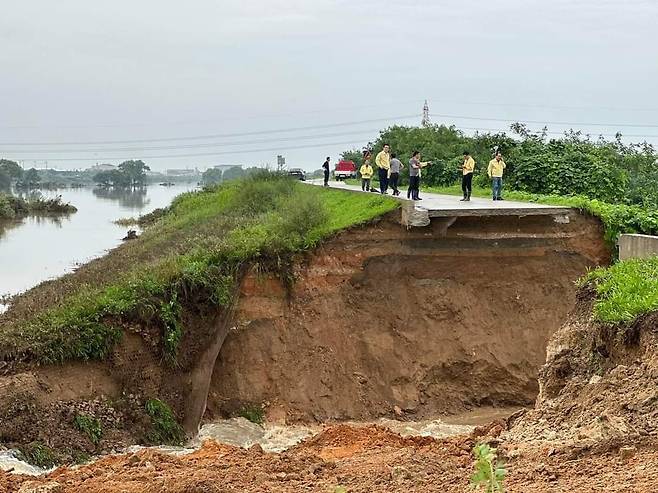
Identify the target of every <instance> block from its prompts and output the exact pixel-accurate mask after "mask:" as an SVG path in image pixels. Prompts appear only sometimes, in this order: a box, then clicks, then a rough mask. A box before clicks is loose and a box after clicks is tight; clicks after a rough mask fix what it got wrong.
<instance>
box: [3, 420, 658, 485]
mask: <svg viewBox="0 0 658 493" xmlns="http://www.w3.org/2000/svg"><path fill="white" fill-rule="evenodd" d="M481 439H482V438H481V437H480V438H478V439H477V440H481ZM364 443H367V444H368V446H367V447H362V446H361V445H363V444H364ZM475 443H476V439H475V437H473V436H462V437H455V438H451V439H446V440H441V441H435V440H431V439H422V440H421V441H420V442H419V443H417V441H415V440H411V439H402V438H400V437H397V438H396V437H394V436H392V434H391V433H390V432H387V433H384V432H383V431H382V430H381V429H379V428H377V427H362V428H357V429H354V428H350V427H346V426H340V427H334V428H329V429H328V430H326V431H325V432H324V433H322V434H321V435H319V436H318V437H316V438H315V439H311V440H309V441H308V442H306V443H305V444H303V445H300V446H298V447H295V448H293V449H291V450H289V451H287V452H284V453H281V454H269V453H264V452H263V451H262V449H260V447H258V446H254V447H252V448H250V449H248V450H246V449H239V448H235V447H231V446H224V445H219V444H217V443H215V442H206V443H204V445H203V447H202V448H201V449H200V450H199V451H197V452H194V453H192V454H189V455H184V456H180V457H174V456H171V455H165V454H162V453H159V452H156V451H153V450H145V451H142V452H139V453H136V454H129V455H122V456H115V457H106V458H104V459H102V460H99V461H98V462H96V463H93V464H90V465H87V466H83V467H80V468H77V469H69V468H61V469H58V470H57V471H55V472H53V473H51V474H49V475H48V476H45V477H41V478H31V477H22V476H11V475H8V474H5V473H2V472H0V492H2V493H19V492H20V493H37V492H39V493H44V492H51V493H52V492H56V493H101V492H102V493H119V492H121V493H212V492H217V493H219V492H222V493H223V492H235V493H238V492H240V493H256V492H259V493H260V492H266V491H277V492H283V493H298V492H300V491H310V492H318V493H320V492H322V493H327V492H334V491H337V490H338V487H343V488H344V489H345V491H347V492H349V493H372V492H394V493H402V492H405V493H407V492H417V493H421V492H422V493H425V492H441V493H466V492H469V491H473V489H472V488H471V487H470V485H469V477H470V475H471V473H472V472H473V457H472V455H471V450H472V447H473V446H474V444H475ZM337 446H340V447H342V448H343V449H345V450H347V449H351V450H352V452H351V453H346V454H343V455H341V456H340V457H332V456H331V453H330V452H331V451H332V450H334V449H335V447H337ZM507 469H508V471H509V473H508V478H507V479H506V482H505V485H506V491H508V492H510V493H528V492H530V491H531V492H533V493H549V492H550V493H567V492H568V493H591V492H593V491H606V492H607V491H610V492H625V493H634V492H637V493H640V492H642V493H644V492H647V491H653V486H655V478H656V477H657V475H658V451H657V450H656V448H655V447H653V448H650V447H649V448H642V449H638V450H637V451H635V453H634V454H632V455H629V456H627V457H621V456H620V455H619V454H611V453H603V454H596V455H589V456H582V455H580V456H572V455H569V453H567V452H565V451H554V450H550V449H549V448H547V447H544V448H541V447H535V448H531V449H524V450H523V452H522V453H517V454H516V457H515V458H508V459H507ZM338 491H340V490H338Z"/></svg>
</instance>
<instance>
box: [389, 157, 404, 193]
mask: <svg viewBox="0 0 658 493" xmlns="http://www.w3.org/2000/svg"><path fill="white" fill-rule="evenodd" d="M401 168H402V163H401V162H400V160H399V159H398V158H397V155H396V154H391V168H390V175H389V180H390V181H389V184H390V185H391V188H392V189H393V195H400V191H399V190H398V182H399V181H400V171H401Z"/></svg>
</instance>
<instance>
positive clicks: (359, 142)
mask: <svg viewBox="0 0 658 493" xmlns="http://www.w3.org/2000/svg"><path fill="white" fill-rule="evenodd" d="M361 144H363V141H358V142H357V141H346V142H327V143H323V144H307V145H300V146H287V147H271V148H267V149H249V150H247V151H221V152H201V153H193V154H166V155H156V156H128V157H96V156H94V157H84V158H77V157H72V158H48V159H47V160H48V161H90V160H95V161H125V160H128V159H167V158H181V157H208V156H223V155H226V154H253V153H257V152H273V151H290V150H295V149H311V148H317V147H328V146H338V145H361ZM42 159H43V158H40V159H33V158H23V159H22V161H39V160H42Z"/></svg>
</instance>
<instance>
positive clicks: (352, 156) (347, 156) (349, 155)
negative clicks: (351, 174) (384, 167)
mask: <svg viewBox="0 0 658 493" xmlns="http://www.w3.org/2000/svg"><path fill="white" fill-rule="evenodd" d="M340 158H341V159H342V160H343V161H352V162H354V164H356V169H359V168H360V167H361V165H362V164H363V151H359V150H358V149H352V150H350V151H345V152H343V153H342V154H341V155H340ZM371 164H373V165H374V164H375V161H374V159H373V160H372V161H371Z"/></svg>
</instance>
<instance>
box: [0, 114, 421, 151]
mask: <svg viewBox="0 0 658 493" xmlns="http://www.w3.org/2000/svg"><path fill="white" fill-rule="evenodd" d="M418 117H419V115H418V114H413V115H402V116H391V117H387V118H373V119H370V120H360V121H351V122H341V123H328V124H323V125H308V126H304V127H292V128H280V129H274V130H258V131H255V132H239V133H226V134H210V135H194V136H186V137H164V138H156V139H134V140H98V141H78V142H2V143H0V146H47V145H52V146H60V145H103V144H144V143H149V142H175V141H179V140H209V139H220V138H225V137H245V136H249V135H267V134H276V133H286V132H297V131H299V130H313V129H322V128H336V127H347V126H352V125H361V124H364V123H376V122H388V121H395V120H408V119H410V118H418Z"/></svg>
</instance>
